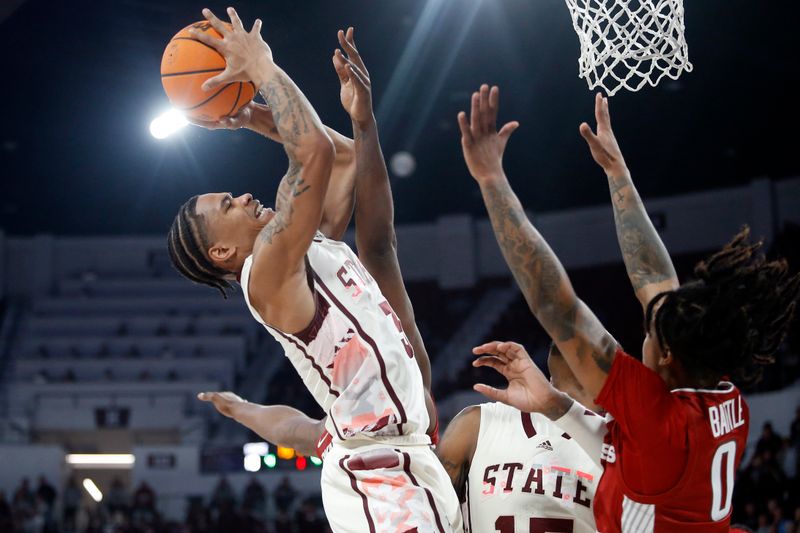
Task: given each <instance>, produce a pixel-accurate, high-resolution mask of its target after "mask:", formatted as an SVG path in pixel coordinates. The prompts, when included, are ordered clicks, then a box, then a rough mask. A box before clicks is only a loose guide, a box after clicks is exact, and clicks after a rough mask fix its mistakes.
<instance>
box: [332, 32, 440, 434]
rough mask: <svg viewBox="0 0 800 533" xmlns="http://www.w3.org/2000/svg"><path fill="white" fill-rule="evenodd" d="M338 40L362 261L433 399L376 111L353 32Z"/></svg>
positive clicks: (336, 60)
mask: <svg viewBox="0 0 800 533" xmlns="http://www.w3.org/2000/svg"><path fill="white" fill-rule="evenodd" d="M338 37H339V44H340V45H341V47H342V48H341V50H338V49H337V50H336V52H335V53H334V56H333V65H334V67H335V69H336V73H337V75H338V76H339V81H340V83H341V99H342V105H343V106H344V108H345V110H346V111H347V112H348V113H349V114H350V118H351V119H352V122H353V138H354V139H355V152H356V180H355V181H356V185H355V189H356V205H355V213H356V246H357V247H358V256H359V259H361V262H362V263H364V266H365V267H366V268H367V270H368V271H369V273H370V275H372V277H373V278H375V281H377V283H378V286H379V287H380V289H381V292H382V293H383V295H384V296H385V297H386V300H387V301H388V302H389V305H391V306H392V309H394V311H395V313H397V316H398V317H399V318H400V322H401V324H402V325H403V329H404V331H405V334H406V336H407V337H408V339H409V342H410V343H411V346H412V347H413V348H414V357H415V358H416V361H417V365H418V366H419V368H420V371H421V372H422V381H423V385H424V386H425V390H426V391H427V392H428V394H430V388H431V364H430V360H429V358H428V352H427V350H426V349H425V344H424V342H423V341H422V336H421V335H420V333H419V329H418V328H417V323H416V320H415V318H414V308H413V306H412V305H411V300H410V299H409V297H408V292H407V291H406V287H405V283H404V282H403V275H402V272H401V271H400V263H399V261H398V260H397V237H396V235H395V230H394V200H393V199H392V188H391V184H390V182H389V173H388V172H387V170H386V163H385V162H384V159H383V153H382V152H381V145H380V140H379V138H378V127H377V124H376V122H375V115H374V113H373V110H372V94H371V85H370V78H369V72H368V71H367V68H366V66H365V65H364V61H363V60H362V58H361V55H360V54H359V52H358V50H357V49H356V46H355V41H354V39H353V28H348V30H347V32H346V33H345V32H343V31H342V30H339V34H338ZM342 50H343V51H344V53H342ZM428 401H430V398H428ZM431 422H432V423H434V421H433V420H432V421H431Z"/></svg>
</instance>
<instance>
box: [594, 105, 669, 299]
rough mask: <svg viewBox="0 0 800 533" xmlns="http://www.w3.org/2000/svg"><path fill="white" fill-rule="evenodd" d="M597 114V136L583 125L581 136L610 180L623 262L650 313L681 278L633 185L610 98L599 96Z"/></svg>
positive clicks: (639, 296) (635, 290)
mask: <svg viewBox="0 0 800 533" xmlns="http://www.w3.org/2000/svg"><path fill="white" fill-rule="evenodd" d="M594 114H595V119H596V120H597V134H595V133H593V132H592V128H590V127H589V125H588V124H587V123H585V122H584V123H583V124H581V126H580V132H581V136H583V138H584V139H586V142H587V143H588V145H589V149H590V150H591V152H592V157H593V158H594V160H595V161H596V162H597V164H598V165H600V166H601V167H602V168H603V170H604V171H605V173H606V177H607V178H608V187H609V189H610V191H611V204H612V205H613V206H614V223H615V225H616V228H617V240H618V241H619V247H620V250H622V258H623V260H624V261H625V268H626V269H627V270H628V277H629V278H630V280H631V285H633V290H634V292H635V293H636V297H637V298H638V299H639V302H640V303H641V304H642V308H643V309H647V304H648V303H650V300H652V299H653V297H654V296H656V295H657V294H659V293H661V292H664V291H671V290H675V289H677V288H678V286H679V282H678V276H677V274H676V273H675V267H673V265H672V260H671V259H670V257H669V253H668V252H667V249H666V247H665V246H664V243H663V242H662V241H661V238H660V237H659V236H658V232H657V231H656V228H655V227H653V223H652V222H651V221H650V217H648V216H647V211H646V210H645V208H644V204H643V203H642V199H641V198H640V197H639V193H638V192H637V191H636V187H634V185H633V180H632V179H631V173H630V171H629V170H628V167H627V165H626V164H625V159H624V158H623V157H622V151H621V150H620V149H619V145H618V144H617V139H616V138H615V137H614V131H613V130H612V129H611V116H610V114H609V111H608V98H603V96H602V95H601V94H600V93H598V94H597V96H596V97H595V109H594Z"/></svg>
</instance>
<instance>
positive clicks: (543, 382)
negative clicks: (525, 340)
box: [472, 341, 563, 414]
mask: <svg viewBox="0 0 800 533" xmlns="http://www.w3.org/2000/svg"><path fill="white" fill-rule="evenodd" d="M472 352H473V353H474V354H475V355H480V356H481V357H479V358H478V359H476V360H475V361H473V362H472V366H475V367H481V366H488V367H489V368H493V369H495V370H497V371H498V372H500V373H501V374H502V375H503V377H504V378H506V379H507V380H508V388H506V389H505V390H503V389H495V388H494V387H490V386H488V385H484V384H482V383H478V384H476V385H475V386H474V389H475V390H476V391H477V392H480V393H481V394H483V395H484V396H486V397H487V398H490V399H492V400H495V401H498V402H502V403H505V404H508V405H510V406H512V407H516V408H517V409H519V410H520V411H525V412H527V413H532V412H538V413H545V414H548V413H550V412H552V410H553V409H554V406H555V404H556V403H558V401H559V400H562V399H563V395H562V394H561V393H560V392H558V391H557V390H556V389H555V388H554V387H553V385H551V384H550V382H549V381H548V380H547V378H545V377H544V374H542V371H541V370H539V367H537V366H536V365H535V364H534V363H533V361H531V358H530V356H529V355H528V352H526V351H525V348H523V347H522V345H520V344H517V343H516V342H497V341H495V342H490V343H487V344H484V345H482V346H478V347H476V348H473V350H472Z"/></svg>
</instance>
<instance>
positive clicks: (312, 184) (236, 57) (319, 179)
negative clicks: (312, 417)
mask: <svg viewBox="0 0 800 533" xmlns="http://www.w3.org/2000/svg"><path fill="white" fill-rule="evenodd" d="M228 14H229V16H230V18H231V27H230V28H229V27H227V26H225V25H224V24H223V23H222V22H221V21H220V20H219V19H218V18H217V17H216V16H214V14H213V13H211V11H210V10H208V9H205V10H203V15H204V16H205V17H206V18H207V19H208V20H209V21H210V22H211V24H212V25H213V26H214V28H215V29H216V30H217V31H219V32H220V33H221V34H222V35H223V39H222V40H219V39H215V38H214V37H212V36H210V35H208V34H206V33H201V32H197V31H194V32H193V33H192V35H193V36H194V37H195V38H197V39H198V40H200V41H201V42H203V43H205V44H208V45H209V46H211V47H213V48H215V49H216V50H217V51H219V52H220V53H221V54H222V55H223V56H224V57H225V60H226V67H225V70H224V71H223V72H222V73H221V74H220V75H218V76H215V77H213V78H211V79H209V80H207V81H206V82H205V83H204V85H203V87H204V89H206V90H211V89H213V88H214V87H216V86H219V85H221V84H224V83H229V82H232V81H242V80H252V81H253V83H255V84H256V86H257V87H258V88H259V92H260V93H261V95H262V96H263V98H264V100H265V101H266V103H267V105H268V106H269V108H270V110H271V111H272V116H273V118H274V121H275V127H276V128H277V130H278V134H279V135H280V137H281V139H282V140H283V146H284V149H285V150H286V155H287V156H288V157H289V170H288V172H287V174H286V175H285V176H284V178H283V180H282V181H281V184H280V185H279V186H278V194H277V198H276V202H275V207H276V214H275V216H274V217H273V218H272V219H271V220H270V221H269V222H268V223H267V224H266V226H265V227H264V229H263V230H261V233H260V234H259V236H258V238H257V239H256V242H255V245H254V248H253V266H252V270H251V275H250V285H249V287H248V288H247V289H246V290H248V291H249V294H250V296H251V301H252V303H253V304H254V306H255V307H256V309H257V310H258V311H259V313H260V314H261V316H262V318H263V319H264V320H266V321H268V322H272V323H273V325H275V326H276V327H279V328H281V329H284V328H286V329H288V330H290V331H293V330H297V329H300V328H302V327H304V326H305V325H306V324H307V323H308V321H309V320H310V319H311V316H313V300H312V297H311V294H310V291H308V293H309V294H304V295H303V300H302V301H300V302H295V300H296V299H297V298H298V293H297V290H298V288H299V287H301V284H302V283H303V279H304V277H303V272H304V264H303V258H304V256H305V254H306V252H307V251H308V247H309V246H310V244H311V240H312V239H313V237H314V235H315V233H316V231H317V229H318V228H319V226H320V222H321V220H322V210H323V204H324V200H325V196H326V193H327V190H328V182H329V181H330V174H331V168H332V165H333V160H334V157H335V153H336V152H335V149H334V146H333V142H332V141H331V138H330V137H329V136H328V134H327V133H326V132H325V128H324V126H323V125H322V122H321V121H320V119H319V117H318V116H317V114H316V112H315V111H314V109H313V108H312V107H311V104H310V103H309V102H308V100H307V99H306V97H305V96H304V95H303V93H302V92H301V91H300V89H298V88H297V86H296V85H295V84H294V82H293V81H292V80H291V79H290V78H289V76H287V75H286V73H285V72H284V71H283V70H282V69H281V68H280V67H278V65H276V64H275V62H274V61H273V59H272V51H271V50H270V49H269V46H267V44H266V43H265V42H264V40H263V39H262V38H261V35H260V29H261V21H260V20H256V22H255V24H254V25H253V29H252V30H251V31H250V32H247V31H245V30H244V28H243V26H242V22H241V20H239V16H238V15H237V14H236V11H234V10H233V9H232V8H229V9H228ZM292 303H297V306H296V307H292V308H291V309H290V312H287V308H289V306H290V305H291V304H292ZM274 320H279V321H280V323H277V322H274Z"/></svg>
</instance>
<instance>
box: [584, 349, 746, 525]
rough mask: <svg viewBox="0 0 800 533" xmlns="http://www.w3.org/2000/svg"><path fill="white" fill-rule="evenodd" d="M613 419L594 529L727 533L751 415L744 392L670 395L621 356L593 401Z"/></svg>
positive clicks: (726, 387)
mask: <svg viewBox="0 0 800 533" xmlns="http://www.w3.org/2000/svg"><path fill="white" fill-rule="evenodd" d="M595 401H596V403H597V404H599V405H601V406H602V407H603V408H604V409H605V410H606V411H608V413H609V415H610V416H609V417H608V420H609V423H608V433H607V434H606V437H605V443H604V444H603V451H602V463H603V466H604V468H605V470H604V473H603V477H602V479H601V480H600V486H599V487H598V490H597V495H596V497H595V502H594V505H595V518H596V520H597V529H598V530H599V531H601V532H602V533H611V532H623V533H628V532H636V533H645V532H651V531H654V532H663V531H681V532H690V533H691V532H694V531H703V532H723V531H724V532H727V531H728V530H729V528H730V518H731V501H732V496H733V480H734V474H735V472H736V470H737V468H738V467H739V462H740V461H741V459H742V453H743V452H744V448H745V444H746V442H747V431H748V426H749V410H748V408H747V404H746V403H745V401H744V399H743V398H742V396H741V394H740V393H739V390H738V389H737V388H736V387H734V386H733V384H732V383H728V382H722V383H720V384H719V386H718V387H717V388H716V389H713V390H697V389H676V390H673V391H670V390H669V389H668V388H667V386H666V384H665V383H664V381H663V380H662V379H661V378H660V377H659V376H658V374H656V373H655V372H653V371H652V370H650V369H648V368H647V367H645V366H644V365H643V364H642V363H640V362H639V361H637V360H636V359H634V358H632V357H630V356H628V355H627V354H625V353H624V352H622V351H621V350H619V351H618V352H617V356H616V358H615V359H614V364H613V365H612V367H611V372H610V373H609V375H608V378H607V379H606V383H605V385H604V386H603V390H602V391H600V395H599V396H598V397H597V400H595Z"/></svg>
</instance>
